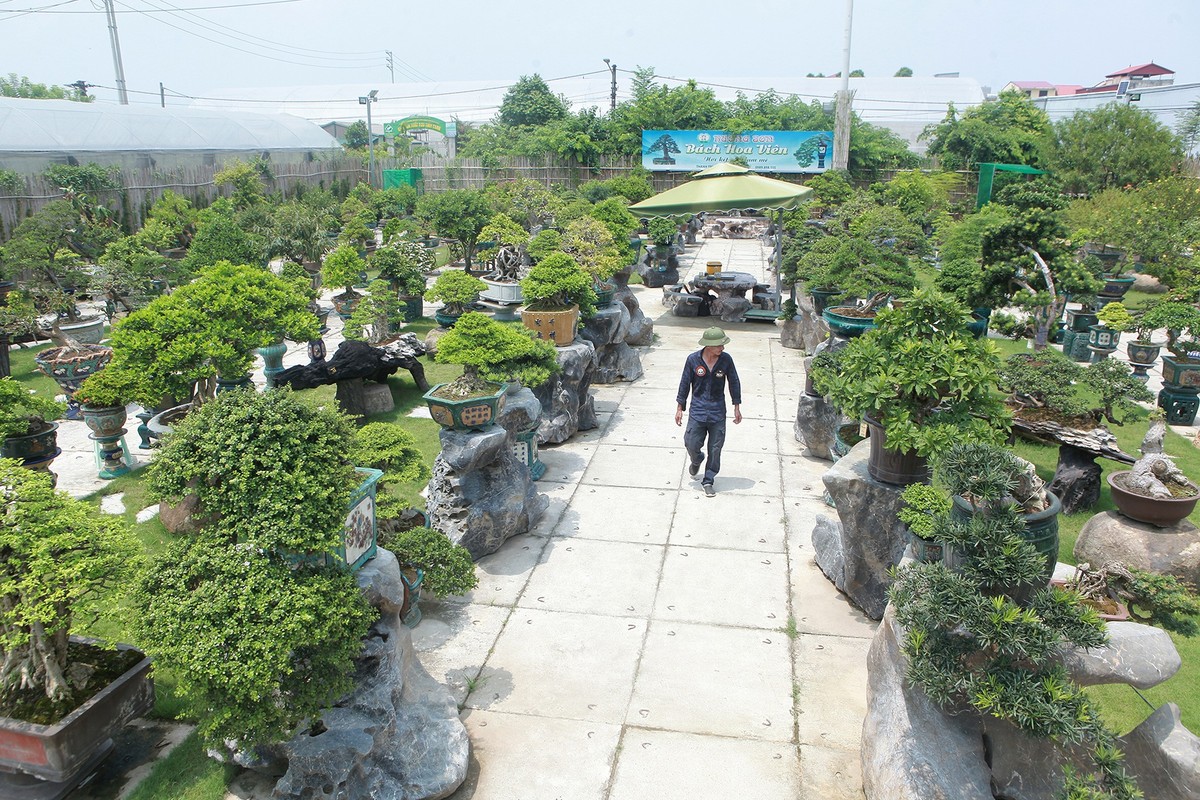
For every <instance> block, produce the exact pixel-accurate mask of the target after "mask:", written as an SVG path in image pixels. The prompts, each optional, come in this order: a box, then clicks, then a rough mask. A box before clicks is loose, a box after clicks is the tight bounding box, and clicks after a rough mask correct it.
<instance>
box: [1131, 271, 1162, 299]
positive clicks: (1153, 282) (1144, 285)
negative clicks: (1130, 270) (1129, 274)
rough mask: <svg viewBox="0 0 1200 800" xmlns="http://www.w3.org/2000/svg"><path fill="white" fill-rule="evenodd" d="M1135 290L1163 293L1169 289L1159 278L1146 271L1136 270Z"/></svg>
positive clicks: (1133, 287) (1134, 277) (1134, 278)
mask: <svg viewBox="0 0 1200 800" xmlns="http://www.w3.org/2000/svg"><path fill="white" fill-rule="evenodd" d="M1131 288H1132V289H1133V290H1134V291H1138V292H1145V293H1146V294H1162V293H1163V292H1165V291H1167V287H1166V286H1163V285H1162V283H1161V282H1160V281H1159V280H1158V278H1156V277H1154V276H1153V275H1150V274H1148V273H1145V272H1136V273H1134V276H1133V286H1132V287H1131Z"/></svg>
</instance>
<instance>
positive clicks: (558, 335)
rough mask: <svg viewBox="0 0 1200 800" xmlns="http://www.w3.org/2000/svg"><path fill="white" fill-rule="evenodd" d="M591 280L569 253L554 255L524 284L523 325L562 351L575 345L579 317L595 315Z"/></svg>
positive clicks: (522, 283)
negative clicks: (567, 346) (569, 345)
mask: <svg viewBox="0 0 1200 800" xmlns="http://www.w3.org/2000/svg"><path fill="white" fill-rule="evenodd" d="M592 284H593V281H592V276H591V275H589V274H588V273H587V272H585V271H584V270H583V268H582V267H580V266H579V264H578V262H576V261H575V259H573V258H571V257H570V256H569V255H567V254H566V253H551V254H550V255H548V256H546V257H545V258H543V259H542V260H541V261H539V262H538V263H537V264H536V265H535V266H534V267H533V269H531V270H530V271H529V274H528V275H526V276H525V277H524V278H523V279H522V280H521V291H522V292H524V294H525V301H526V303H527V305H526V306H525V309H524V310H523V311H522V312H521V321H522V322H524V323H525V327H527V328H529V329H530V330H531V331H533V332H534V333H535V334H536V335H537V337H538V338H539V339H543V340H545V341H549V342H553V343H554V344H555V345H557V346H559V347H563V346H565V345H568V344H570V343H571V342H573V341H575V329H576V328H577V327H578V325H579V318H580V316H581V315H582V316H591V315H592V314H593V313H595V311H596V290H595V289H594V288H593V285H592Z"/></svg>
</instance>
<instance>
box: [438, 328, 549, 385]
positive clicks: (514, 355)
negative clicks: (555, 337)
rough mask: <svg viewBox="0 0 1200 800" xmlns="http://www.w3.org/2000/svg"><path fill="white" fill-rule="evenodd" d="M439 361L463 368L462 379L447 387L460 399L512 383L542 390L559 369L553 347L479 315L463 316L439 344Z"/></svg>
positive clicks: (520, 330)
mask: <svg viewBox="0 0 1200 800" xmlns="http://www.w3.org/2000/svg"><path fill="white" fill-rule="evenodd" d="M437 361H438V363H440V364H462V366H463V374H462V377H461V378H459V379H457V380H455V381H453V382H451V383H450V385H449V386H447V387H445V389H446V390H449V391H451V392H453V394H454V396H459V397H469V396H472V395H474V394H478V393H485V392H489V391H494V387H495V384H498V383H503V382H505V381H511V380H518V381H520V382H521V383H522V384H524V385H525V386H529V387H535V386H539V385H541V384H543V383H545V382H546V381H547V380H548V379H549V378H550V376H551V375H553V374H554V373H555V372H557V371H558V368H559V367H558V356H557V350H556V349H555V347H554V345H553V344H550V343H549V342H543V341H541V340H538V339H534V338H533V337H532V335H531V334H530V333H529V332H528V331H526V330H525V329H524V328H520V327H516V326H513V325H505V324H504V323H501V322H496V321H495V320H494V319H492V318H490V317H489V316H488V315H486V314H481V313H479V312H478V311H469V312H467V313H466V314H463V316H462V317H461V318H460V319H459V320H458V322H457V323H456V324H455V326H454V327H453V328H452V329H451V330H450V332H449V333H447V334H446V335H445V336H443V337H442V338H441V339H439V340H438V350H437Z"/></svg>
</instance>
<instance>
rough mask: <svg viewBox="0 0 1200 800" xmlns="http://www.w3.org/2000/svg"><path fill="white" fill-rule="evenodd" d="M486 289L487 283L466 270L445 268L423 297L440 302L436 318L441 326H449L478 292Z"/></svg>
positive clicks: (477, 296) (472, 301) (476, 297)
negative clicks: (440, 305)
mask: <svg viewBox="0 0 1200 800" xmlns="http://www.w3.org/2000/svg"><path fill="white" fill-rule="evenodd" d="M486 290H487V284H486V283H484V282H483V281H481V280H479V278H476V277H475V276H474V275H471V274H470V273H468V272H467V271H465V270H461V269H447V270H445V271H444V272H442V274H441V275H438V276H437V279H436V280H435V281H434V282H433V285H432V286H430V287H429V289H428V290H427V291H426V292H425V299H426V300H429V301H430V302H440V303H442V307H441V308H439V309H438V311H437V315H436V318H437V321H438V322H439V323H440V324H441V325H442V326H443V327H450V326H452V325H454V323H455V322H456V321H457V320H458V318H459V317H461V316H462V315H463V314H465V313H466V311H467V306H469V305H471V304H472V303H474V302H475V301H476V300H478V299H479V293H480V292H484V291H486Z"/></svg>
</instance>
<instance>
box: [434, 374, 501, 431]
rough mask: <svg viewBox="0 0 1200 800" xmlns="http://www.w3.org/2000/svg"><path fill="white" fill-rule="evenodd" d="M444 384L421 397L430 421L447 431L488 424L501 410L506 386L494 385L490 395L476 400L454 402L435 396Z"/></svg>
mask: <svg viewBox="0 0 1200 800" xmlns="http://www.w3.org/2000/svg"><path fill="white" fill-rule="evenodd" d="M447 385H448V384H445V383H439V384H438V385H437V386H434V387H433V388H432V389H430V390H429V391H428V392H426V393H425V394H424V395H423V396H422V397H423V399H424V400H425V404H426V405H428V406H429V415H430V416H431V417H433V421H434V422H436V423H437V424H439V425H441V426H442V427H443V428H447V429H449V430H455V431H469V430H477V429H482V428H486V427H488V426H490V425H492V424H493V423H494V422H495V421H496V417H497V416H498V415H499V414H500V412H501V411H502V410H503V409H504V401H505V398H506V397H507V396H508V387H507V386H505V385H504V384H496V387H497V388H496V390H495V391H494V392H492V393H491V394H486V395H482V396H480V397H467V398H463V399H461V400H458V399H451V398H447V397H441V396H439V391H440V390H441V389H442V387H444V386H447Z"/></svg>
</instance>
